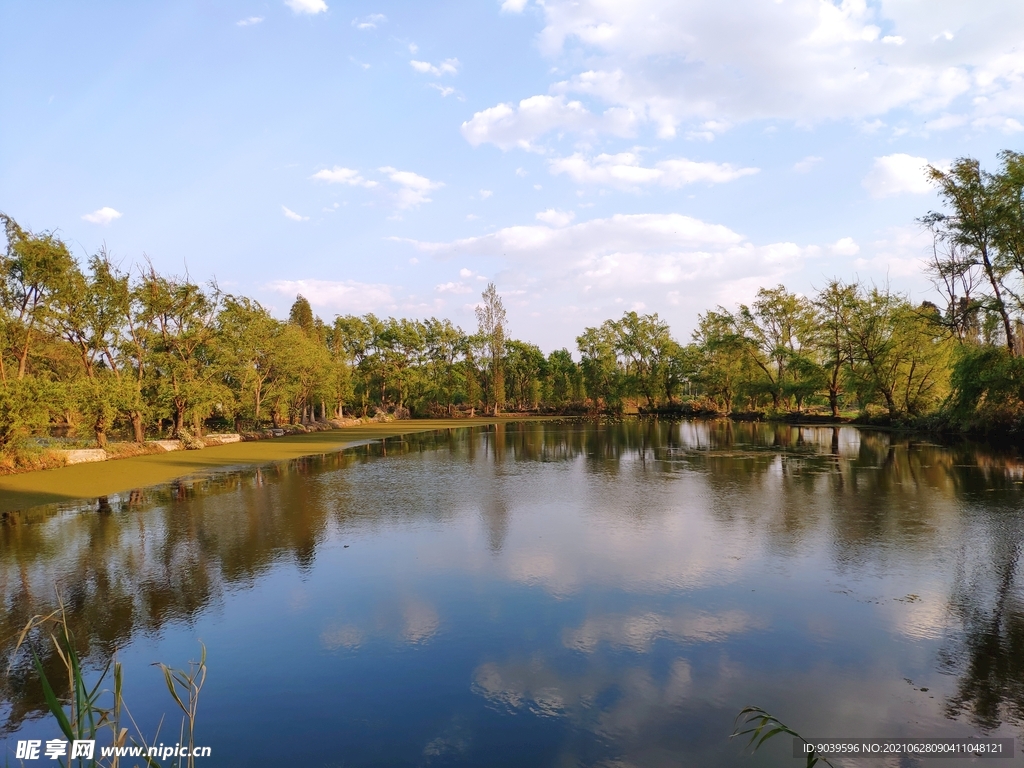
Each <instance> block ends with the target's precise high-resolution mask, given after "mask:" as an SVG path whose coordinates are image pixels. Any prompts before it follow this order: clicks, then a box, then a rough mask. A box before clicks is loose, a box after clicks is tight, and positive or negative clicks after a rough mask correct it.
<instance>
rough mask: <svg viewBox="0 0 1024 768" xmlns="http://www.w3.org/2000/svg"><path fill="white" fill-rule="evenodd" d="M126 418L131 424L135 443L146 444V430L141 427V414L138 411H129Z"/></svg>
mask: <svg viewBox="0 0 1024 768" xmlns="http://www.w3.org/2000/svg"><path fill="white" fill-rule="evenodd" d="M128 418H129V419H130V420H131V422H132V435H133V436H134V437H135V442H136V443H140V444H141V443H144V442H146V429H145V427H143V426H142V414H141V413H140V412H139V411H129V413H128Z"/></svg>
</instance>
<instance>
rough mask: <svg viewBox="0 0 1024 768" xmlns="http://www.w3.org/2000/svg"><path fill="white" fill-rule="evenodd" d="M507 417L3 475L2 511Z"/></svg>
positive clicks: (393, 426) (407, 424)
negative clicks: (207, 471) (206, 471)
mask: <svg viewBox="0 0 1024 768" xmlns="http://www.w3.org/2000/svg"><path fill="white" fill-rule="evenodd" d="M537 418H544V417H533V418H532V419H531V420H533V419H537ZM548 418H551V417H548ZM507 421H509V419H507V418H502V419H417V420H415V421H396V422H389V423H383V424H359V425H355V426H352V427H346V428H344V429H335V430H331V431H329V432H314V433H311V434H305V435H291V436H289V437H280V438H276V439H274V440H260V441H256V442H250V443H233V444H231V445H221V446H215V447H211V448H206V449H204V450H202V451H174V452H172V453H159V454H150V455H146V456H134V457H131V458H126V459H118V460H115V461H106V462H102V463H96V464H76V465H74V466H70V467H60V468H59V469H48V470H42V471H38V472H26V473H22V474H17V475H9V476H6V477H0V512H13V511H16V510H19V509H27V508H29V507H34V506H38V505H40V504H54V503H59V502H65V501H72V500H75V499H89V498H99V497H101V496H109V495H111V494H115V493H120V492H122V491H130V490H132V489H133V488H143V487H146V486H150V485H159V484H161V483H166V482H170V481H171V480H174V479H175V478H179V477H184V476H185V475H191V474H193V473H195V472H202V471H205V470H217V469H225V468H228V467H237V466H244V465H254V464H263V463H267V462H272V461H286V460H288V459H295V458H298V457H300V456H310V455H314V454H321V453H330V452H332V451H339V450H341V449H343V448H346V447H348V446H350V445H357V444H359V443H361V442H366V441H368V440H380V439H382V438H385V437H391V436H395V435H406V434H411V433H414V432H426V431H430V430H435V429H453V428H458V427H474V426H480V425H484V424H494V423H497V422H502V423H504V422H507Z"/></svg>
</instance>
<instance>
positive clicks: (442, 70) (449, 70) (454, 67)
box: [409, 59, 462, 77]
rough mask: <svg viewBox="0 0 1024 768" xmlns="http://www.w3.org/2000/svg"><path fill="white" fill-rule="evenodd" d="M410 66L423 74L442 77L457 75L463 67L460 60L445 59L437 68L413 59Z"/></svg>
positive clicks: (427, 62) (426, 62)
mask: <svg viewBox="0 0 1024 768" xmlns="http://www.w3.org/2000/svg"><path fill="white" fill-rule="evenodd" d="M409 66H410V67H412V68H413V69H415V70H416V71H417V72H419V73H421V74H424V75H433V76H434V77H441V75H457V74H458V73H459V67H460V66H462V65H461V64H459V60H458V59H445V60H444V61H442V62H441V63H440V64H437V65H436V66H435V65H434V64H431V63H430V62H429V61H416V60H415V59H413V60H412V61H410V62H409Z"/></svg>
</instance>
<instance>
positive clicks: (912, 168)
mask: <svg viewBox="0 0 1024 768" xmlns="http://www.w3.org/2000/svg"><path fill="white" fill-rule="evenodd" d="M927 166H928V159H927V158H924V157H914V156H912V155H905V154H903V153H897V154H894V155H885V156H884V157H876V158H875V163H874V165H872V166H871V171H870V172H869V173H868V175H867V176H865V177H864V182H863V184H864V188H865V189H866V190H868V192H869V193H871V196H872V197H890V196H892V195H902V194H904V193H910V194H914V195H923V194H926V193H928V192H931V191H932V190H933V189H934V187H933V186H932V183H931V182H930V181H929V180H928V177H927V176H926V175H925V169H926V167H927Z"/></svg>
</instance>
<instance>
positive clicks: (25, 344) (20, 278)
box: [0, 214, 78, 381]
mask: <svg viewBox="0 0 1024 768" xmlns="http://www.w3.org/2000/svg"><path fill="white" fill-rule="evenodd" d="M0 221H2V222H3V225H4V234H5V235H6V238H7V248H6V252H5V253H4V254H3V255H2V256H0V311H2V317H0V322H2V324H3V326H4V334H3V335H4V339H5V341H6V342H7V344H9V345H10V347H11V352H12V353H13V356H14V358H15V360H16V361H17V378H18V379H19V380H21V379H24V378H25V376H26V375H27V373H28V366H29V355H30V353H31V351H32V348H33V344H34V343H35V342H36V340H37V334H38V333H39V331H40V330H41V328H42V326H44V325H45V323H46V322H47V321H48V320H49V318H50V315H51V313H52V311H53V305H54V302H55V299H56V297H57V295H58V294H59V293H60V292H61V291H64V290H67V284H68V282H69V281H70V280H72V279H73V275H74V273H75V272H77V270H78V265H77V264H76V263H75V260H74V258H73V257H72V256H71V253H70V251H68V248H67V246H66V245H65V244H64V242H63V241H62V240H61V239H60V238H59V237H57V236H56V235H54V234H53V233H52V232H42V233H39V234H33V233H31V232H29V231H27V230H25V229H22V228H21V227H20V226H19V225H18V223H17V222H16V221H14V219H12V218H11V217H10V216H7V215H6V214H0ZM0 380H3V381H6V380H7V372H6V369H5V366H4V363H3V354H0Z"/></svg>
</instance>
